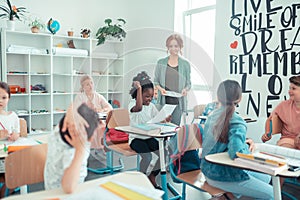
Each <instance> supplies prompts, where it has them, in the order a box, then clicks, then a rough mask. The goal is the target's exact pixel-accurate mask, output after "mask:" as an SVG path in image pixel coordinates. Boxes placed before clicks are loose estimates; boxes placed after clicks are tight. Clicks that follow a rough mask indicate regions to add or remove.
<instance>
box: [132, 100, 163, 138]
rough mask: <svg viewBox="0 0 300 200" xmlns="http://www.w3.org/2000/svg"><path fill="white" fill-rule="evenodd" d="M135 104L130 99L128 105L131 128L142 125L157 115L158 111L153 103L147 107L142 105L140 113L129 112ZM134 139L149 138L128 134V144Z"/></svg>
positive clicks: (134, 101)
mask: <svg viewBox="0 0 300 200" xmlns="http://www.w3.org/2000/svg"><path fill="white" fill-rule="evenodd" d="M135 104H136V100H135V99H132V100H131V101H130V102H129V105H128V110H129V117H130V125H131V126H133V125H134V124H144V123H146V122H148V121H149V120H150V119H152V118H153V117H155V116H156V115H157V114H158V110H157V108H156V107H155V105H154V104H153V103H150V104H149V106H146V105H143V107H142V110H141V111H140V112H131V111H130V110H131V108H132V107H133V106H135ZM134 138H139V139H148V138H150V137H147V136H141V135H134V134H129V144H130V143H131V141H132V140H133V139H134Z"/></svg>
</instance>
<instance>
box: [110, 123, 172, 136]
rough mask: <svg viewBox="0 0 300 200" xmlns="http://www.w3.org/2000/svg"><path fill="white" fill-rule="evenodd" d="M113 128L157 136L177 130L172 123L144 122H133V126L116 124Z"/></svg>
mask: <svg viewBox="0 0 300 200" xmlns="http://www.w3.org/2000/svg"><path fill="white" fill-rule="evenodd" d="M115 129H116V130H119V131H124V132H128V133H133V134H139V135H144V136H147V135H149V136H157V135H167V134H170V135H173V134H174V133H175V132H176V130H177V126H176V125H174V124H172V123H156V124H154V123H153V124H152V123H145V124H135V125H133V126H117V127H115Z"/></svg>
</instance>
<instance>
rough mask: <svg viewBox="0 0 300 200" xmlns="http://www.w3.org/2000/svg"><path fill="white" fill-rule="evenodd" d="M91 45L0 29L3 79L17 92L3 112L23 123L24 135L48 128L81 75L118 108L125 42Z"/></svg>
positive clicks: (75, 89)
mask: <svg viewBox="0 0 300 200" xmlns="http://www.w3.org/2000/svg"><path fill="white" fill-rule="evenodd" d="M70 40H73V44H74V46H75V49H72V48H69V47H68V45H67V42H68V41H70ZM96 44H97V40H96V39H91V38H80V37H69V36H60V35H51V34H47V33H38V34H34V33H29V32H18V31H8V30H1V66H2V71H1V75H2V81H5V82H7V83H8V84H9V85H15V86H19V87H20V91H21V92H18V93H15V94H12V95H11V99H10V101H9V105H8V108H7V109H8V110H12V111H15V112H16V113H17V114H18V116H19V117H22V118H24V119H25V120H26V121H27V124H28V131H29V134H35V133H46V132H50V131H52V130H53V127H54V126H55V125H56V124H57V123H58V122H59V120H60V119H61V117H62V116H63V114H64V113H65V111H66V109H67V107H68V105H69V104H70V102H71V101H72V100H73V99H74V97H75V96H76V94H78V93H79V92H80V91H79V89H80V78H81V77H82V76H84V75H86V74H88V75H91V76H92V77H93V79H94V82H95V89H96V91H97V92H98V93H100V94H102V95H103V96H104V97H105V98H106V99H107V100H111V101H112V102H113V101H114V100H117V101H118V102H120V104H121V105H122V104H123V99H124V97H123V90H124V89H123V85H124V84H123V81H124V59H123V58H122V56H123V51H124V44H123V42H119V41H107V42H106V43H105V44H103V45H100V46H97V45H96ZM58 46H59V47H58ZM36 88H37V89H38V90H33V89H36Z"/></svg>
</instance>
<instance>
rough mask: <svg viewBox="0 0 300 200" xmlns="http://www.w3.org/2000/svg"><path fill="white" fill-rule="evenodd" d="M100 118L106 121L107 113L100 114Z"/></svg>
mask: <svg viewBox="0 0 300 200" xmlns="http://www.w3.org/2000/svg"><path fill="white" fill-rule="evenodd" d="M98 117H99V119H102V120H104V119H106V117H107V112H98Z"/></svg>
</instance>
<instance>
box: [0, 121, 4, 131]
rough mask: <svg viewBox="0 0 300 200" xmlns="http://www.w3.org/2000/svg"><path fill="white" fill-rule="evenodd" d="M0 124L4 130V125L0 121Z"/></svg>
mask: <svg viewBox="0 0 300 200" xmlns="http://www.w3.org/2000/svg"><path fill="white" fill-rule="evenodd" d="M0 126H1V127H2V128H3V130H5V127H4V126H3V124H2V123H1V122H0Z"/></svg>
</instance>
